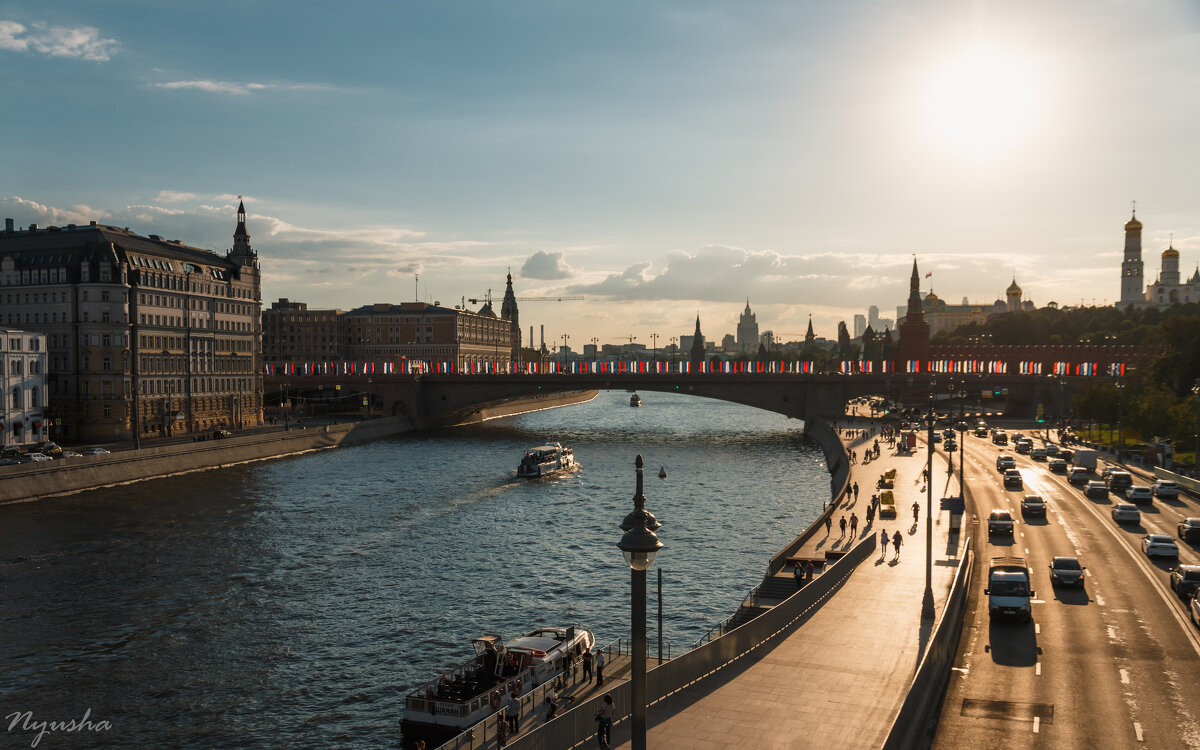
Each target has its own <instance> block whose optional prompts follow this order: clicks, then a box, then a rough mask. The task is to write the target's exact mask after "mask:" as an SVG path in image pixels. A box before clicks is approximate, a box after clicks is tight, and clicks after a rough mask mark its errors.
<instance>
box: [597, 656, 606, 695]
mask: <svg viewBox="0 0 1200 750" xmlns="http://www.w3.org/2000/svg"><path fill="white" fill-rule="evenodd" d="M604 662H605V659H604V650H603V649H599V648H598V649H596V687H600V686H601V685H603V684H604Z"/></svg>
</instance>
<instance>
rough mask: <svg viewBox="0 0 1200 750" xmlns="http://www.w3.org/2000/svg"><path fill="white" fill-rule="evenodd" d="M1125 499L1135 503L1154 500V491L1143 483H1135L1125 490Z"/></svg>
mask: <svg viewBox="0 0 1200 750" xmlns="http://www.w3.org/2000/svg"><path fill="white" fill-rule="evenodd" d="M1125 499H1126V500H1130V501H1132V502H1135V503H1152V502H1154V491H1153V490H1151V489H1150V488H1149V487H1147V486H1146V485H1144V484H1135V485H1134V486H1132V487H1130V488H1129V489H1127V490H1125Z"/></svg>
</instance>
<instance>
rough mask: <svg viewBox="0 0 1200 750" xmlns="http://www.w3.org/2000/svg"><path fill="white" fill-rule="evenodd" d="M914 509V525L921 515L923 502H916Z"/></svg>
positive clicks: (914, 502)
mask: <svg viewBox="0 0 1200 750" xmlns="http://www.w3.org/2000/svg"><path fill="white" fill-rule="evenodd" d="M912 508H913V523H916V522H917V521H918V519H919V517H920V515H921V501H920V500H914V501H913V506H912Z"/></svg>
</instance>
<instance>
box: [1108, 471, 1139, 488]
mask: <svg viewBox="0 0 1200 750" xmlns="http://www.w3.org/2000/svg"><path fill="white" fill-rule="evenodd" d="M1132 486H1133V475H1132V474H1130V473H1129V472H1128V471H1114V472H1113V473H1112V474H1109V475H1108V488H1109V489H1110V490H1112V491H1113V492H1121V491H1122V490H1127V489H1129V488H1130V487H1132Z"/></svg>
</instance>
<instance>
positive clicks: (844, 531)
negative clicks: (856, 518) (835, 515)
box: [838, 516, 846, 539]
mask: <svg viewBox="0 0 1200 750" xmlns="http://www.w3.org/2000/svg"><path fill="white" fill-rule="evenodd" d="M838 525H839V526H841V527H842V536H846V517H845V516H842V517H841V519H840V520H839V521H838ZM842 536H839V537H838V539H841V538H842Z"/></svg>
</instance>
